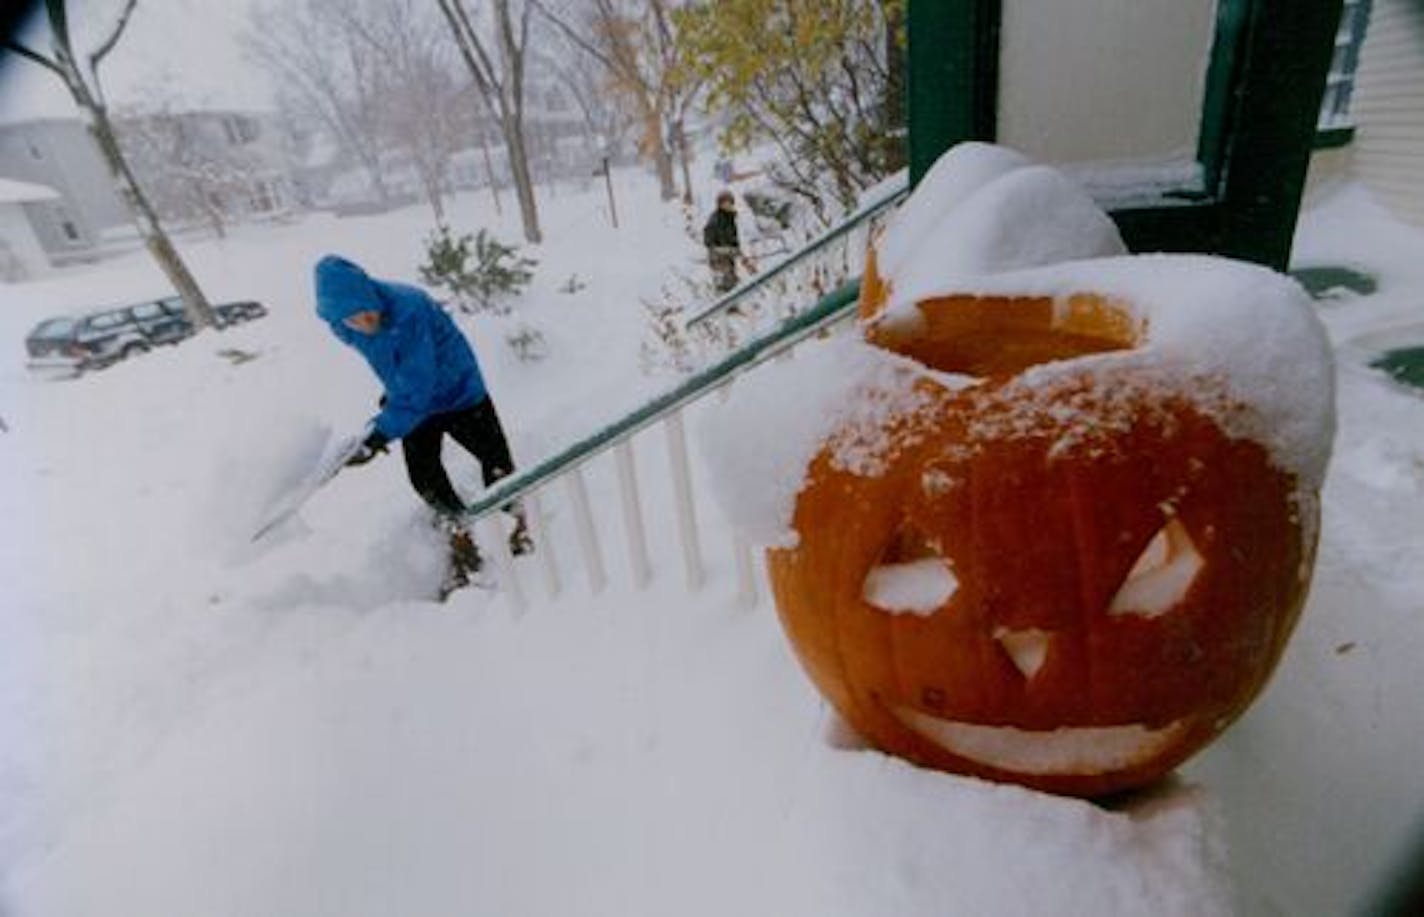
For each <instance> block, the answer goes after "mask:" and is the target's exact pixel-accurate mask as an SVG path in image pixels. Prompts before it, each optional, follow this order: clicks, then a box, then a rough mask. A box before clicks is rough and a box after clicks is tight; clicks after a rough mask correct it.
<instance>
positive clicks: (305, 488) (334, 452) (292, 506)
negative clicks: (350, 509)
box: [252, 433, 365, 542]
mask: <svg viewBox="0 0 1424 917" xmlns="http://www.w3.org/2000/svg"><path fill="white" fill-rule="evenodd" d="M364 439H365V434H364V433H361V434H358V435H356V436H352V437H350V438H348V439H346V440H344V441H342V442H341V443H340V444H339V445H338V446H337V447H336V448H335V449H331V450H328V451H327V453H326V454H325V455H323V456H322V458H321V459H320V460H319V461H318V462H317V463H316V464H315V465H314V466H312V469H311V470H310V471H309V472H307V474H306V477H304V478H303V479H302V481H301V483H300V484H298V485H297V486H296V487H293V488H292V489H290V490H288V491H287V492H286V493H284V494H282V496H281V498H279V499H278V500H276V501H275V502H274V503H273V504H272V507H271V509H269V510H268V512H267V515H266V517H265V521H264V522H263V523H262V525H261V527H259V528H258V529H257V531H256V532H255V533H253V535H252V541H254V542H256V541H257V540H258V539H260V538H261V537H262V536H263V535H266V534H267V533H268V532H270V531H272V530H273V529H275V528H276V527H277V526H279V525H281V524H282V523H283V522H286V521H287V520H288V519H290V518H292V516H294V515H296V514H297V511H298V510H300V509H301V508H302V507H303V506H304V505H305V504H306V502H307V501H308V500H310V499H311V498H312V495H313V494H315V493H316V492H317V491H318V490H321V488H322V487H323V486H325V484H326V482H327V481H330V480H331V479H332V478H334V477H336V474H337V472H339V471H340V470H341V469H342V468H345V467H346V462H347V460H349V459H350V458H351V456H353V455H355V454H356V453H357V452H359V451H360V449H361V443H362V441H363V440H364Z"/></svg>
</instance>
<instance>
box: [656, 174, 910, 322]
mask: <svg viewBox="0 0 1424 917" xmlns="http://www.w3.org/2000/svg"><path fill="white" fill-rule="evenodd" d="M909 193H910V186H909V183H908V181H905V182H897V183H895V184H894V185H893V186H892V187H891V190H890V191H889V192H888V193H887V194H886V195H885V196H884V197H882V198H880V199H879V200H876V201H874V202H872V203H870V204H867V205H866V206H865V207H863V208H861V209H860V210H859V211H857V212H856V213H854V214H852V215H851V216H850V217H849V218H848V219H847V220H845V221H844V222H842V223H839V224H837V225H836V226H835V227H833V228H831V229H829V230H827V231H826V232H824V233H822V234H821V235H819V236H817V237H816V238H815V239H812V240H811V241H810V242H807V243H806V244H805V245H804V246H802V247H801V248H800V249H798V250H797V251H796V253H795V254H794V255H791V256H790V257H789V258H786V259H785V260H782V261H779V262H777V263H776V265H775V266H774V267H771V268H768V269H767V270H765V271H763V272H762V273H760V274H757V275H756V276H754V277H750V278H748V279H747V280H746V281H745V282H744V283H741V284H739V285H738V286H736V287H734V288H733V289H732V290H730V291H729V292H727V293H726V294H724V295H723V296H722V297H721V298H719V299H717V300H715V301H714V302H713V303H712V305H710V306H708V307H707V308H706V309H703V310H702V311H701V312H699V313H697V314H696V315H694V316H693V317H692V318H690V319H688V320H687V324H686V325H685V326H684V327H686V328H691V327H693V326H694V325H697V324H700V323H702V322H704V321H706V320H707V319H709V318H712V317H713V316H715V315H718V314H720V313H722V312H724V311H725V310H727V309H730V308H731V307H732V306H734V305H736V304H737V303H739V302H741V301H742V300H743V299H744V298H746V297H747V296H748V295H750V294H751V293H754V292H755V291H757V290H759V289H761V287H762V286H764V285H765V284H768V283H770V282H771V281H772V280H774V279H775V278H776V277H778V276H779V275H780V274H781V273H782V272H783V271H786V270H789V269H790V268H792V267H795V266H796V265H798V264H800V263H801V262H803V261H805V260H806V259H807V258H809V257H811V256H812V255H814V254H816V253H817V252H819V251H820V250H821V249H823V248H825V247H826V246H827V245H829V244H831V243H832V242H834V241H836V240H837V239H839V238H840V237H841V236H844V235H846V234H847V233H849V232H850V231H851V230H853V229H856V228H858V227H859V226H860V225H861V224H862V223H864V222H866V221H867V220H870V219H873V218H875V217H877V216H879V215H880V214H881V213H884V212H885V211H886V210H887V209H889V208H890V207H893V206H895V205H896V204H898V203H900V202H901V201H902V200H904V199H905V198H906V197H907V196H908V195H909Z"/></svg>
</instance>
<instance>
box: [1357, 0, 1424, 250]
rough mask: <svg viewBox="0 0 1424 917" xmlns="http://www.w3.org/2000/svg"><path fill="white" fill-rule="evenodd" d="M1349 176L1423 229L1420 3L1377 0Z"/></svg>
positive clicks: (1423, 6) (1360, 78) (1363, 57)
mask: <svg viewBox="0 0 1424 917" xmlns="http://www.w3.org/2000/svg"><path fill="white" fill-rule="evenodd" d="M1350 112H1351V115H1352V116H1353V118H1354V122H1355V139H1354V143H1353V144H1351V150H1350V158H1351V161H1350V172H1351V174H1353V175H1354V176H1355V177H1356V178H1357V179H1359V180H1360V181H1361V182H1362V183H1363V184H1364V185H1365V186H1366V187H1367V188H1369V189H1370V190H1371V191H1372V192H1374V195H1375V196H1376V197H1377V198H1378V199H1379V201H1380V203H1381V204H1383V205H1384V206H1386V207H1388V208H1389V209H1390V210H1391V211H1393V212H1394V214H1395V215H1396V216H1398V217H1399V218H1400V219H1403V220H1406V221H1408V222H1410V223H1413V224H1415V225H1417V226H1424V2H1421V0H1375V2H1374V8H1373V11H1372V12H1371V14H1370V25H1369V29H1368V31H1367V32H1366V33H1365V43H1364V46H1363V47H1362V48H1361V50H1360V66H1359V69H1358V71H1357V73H1356V77H1355V94H1354V97H1353V99H1352V101H1351V104H1350Z"/></svg>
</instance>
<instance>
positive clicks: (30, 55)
mask: <svg viewBox="0 0 1424 917" xmlns="http://www.w3.org/2000/svg"><path fill="white" fill-rule="evenodd" d="M0 48H4V49H5V50H7V51H14V52H15V53H16V54H18V55H20V56H21V57H23V58H25V59H26V60H29V61H34V62H35V63H36V64H39V65H40V66H41V67H44V68H45V69H46V70H50V71H52V72H53V73H54V74H55V75H57V76H58V77H59V78H60V79H64V69H63V68H61V67H60V66H59V64H56V63H55V62H54V61H52V60H50V59H49V58H47V57H45V56H44V55H43V54H38V53H36V52H34V51H31V50H30V49H29V48H26V47H25V46H24V45H22V44H20V43H19V42H17V41H6V42H3V43H0Z"/></svg>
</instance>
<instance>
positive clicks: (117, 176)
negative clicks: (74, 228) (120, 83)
mask: <svg viewBox="0 0 1424 917" xmlns="http://www.w3.org/2000/svg"><path fill="white" fill-rule="evenodd" d="M137 5H138V0H128V2H126V3H125V4H124V7H123V10H122V11H121V12H120V14H119V18H118V21H117V22H116V23H115V24H114V26H113V28H112V29H111V30H110V32H109V35H108V37H107V38H105V39H104V40H103V41H102V42H101V43H100V44H99V46H98V48H97V49H96V50H95V51H93V52H92V53H90V54H89V57H88V66H89V69H88V73H89V74H90V77H91V78H92V79H93V81H94V86H93V88H92V89H91V88H90V85H89V83H87V82H86V81H85V77H84V73H85V71H84V70H82V69H81V67H80V63H79V61H78V59H77V58H76V57H75V54H74V48H73V46H72V45H71V44H70V40H69V19H68V9H67V8H66V6H65V0H45V12H46V14H47V16H48V19H49V25H50V30H51V31H52V32H53V39H54V49H55V50H54V57H53V58H52V59H51V58H47V57H44V56H43V55H40V54H37V53H36V52H34V51H31V50H30V49H29V48H27V47H25V46H23V45H20V44H17V43H16V42H13V41H8V40H7V41H5V42H4V47H6V48H9V49H10V50H12V51H14V52H16V53H18V54H19V55H20V56H21V57H24V58H25V59H27V60H30V61H33V62H34V63H36V64H39V65H40V66H42V67H44V68H45V69H46V70H49V71H50V72H51V73H53V74H54V75H55V76H57V77H59V79H60V81H61V82H62V83H64V87H65V88H66V89H68V90H69V94H70V96H71V97H72V98H73V99H74V104H75V105H77V106H79V109H80V111H82V112H84V114H85V116H86V117H87V118H88V121H89V135H90V136H91V137H93V138H94V142H95V144H96V145H97V146H98V147H99V153H100V155H101V156H102V157H103V159H104V162H105V164H106V165H108V167H109V172H110V174H111V175H112V176H113V178H114V181H115V183H116V184H118V186H119V192H120V194H121V196H122V197H123V200H124V202H125V203H127V204H128V206H129V212H130V213H132V214H133V217H134V222H135V223H137V224H138V231H139V235H141V236H143V240H144V244H145V246H146V247H147V248H148V251H149V253H150V254H152V255H153V259H154V261H156V262H157V263H158V267H159V269H160V270H162V271H163V273H164V274H165V275H166V276H167V277H168V281H169V282H170V283H172V284H173V289H174V291H175V292H176V293H177V294H178V295H179V296H181V297H182V298H183V305H184V307H185V308H186V310H187V312H188V317H189V319H190V320H191V321H192V322H193V326H194V327H195V328H204V327H209V326H211V325H213V324H215V322H214V321H213V310H212V307H211V306H210V305H208V300H207V297H205V296H204V295H203V291H202V290H201V289H200V288H199V287H198V283H197V281H195V280H194V279H193V275H192V274H190V273H188V267H187V265H185V264H184V263H183V259H182V258H180V257H178V251H177V249H175V248H174V247H173V243H172V242H170V241H169V240H168V234H167V233H165V232H164V231H163V225H162V224H161V223H160V222H159V221H158V214H157V213H156V212H155V211H154V209H153V207H152V205H150V204H149V202H148V198H147V197H145V196H144V194H143V190H142V189H141V188H140V187H139V185H138V182H137V181H135V180H134V176H133V172H132V170H130V169H129V165H128V162H127V161H125V159H124V154H123V150H122V149H120V147H119V141H118V137H117V135H116V134H115V133H114V126H113V124H112V123H110V121H109V113H108V110H107V109H106V108H105V107H104V101H103V99H104V97H103V93H102V91H101V89H100V88H99V82H98V80H99V64H100V62H101V61H102V60H103V59H104V58H105V57H106V56H107V55H108V54H109V52H110V51H112V50H113V49H114V47H115V46H116V45H117V44H118V42H119V38H120V37H121V36H122V35H123V33H124V29H125V27H126V26H127V25H128V22H129V18H130V16H132V15H133V11H134V7H136V6H137Z"/></svg>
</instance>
